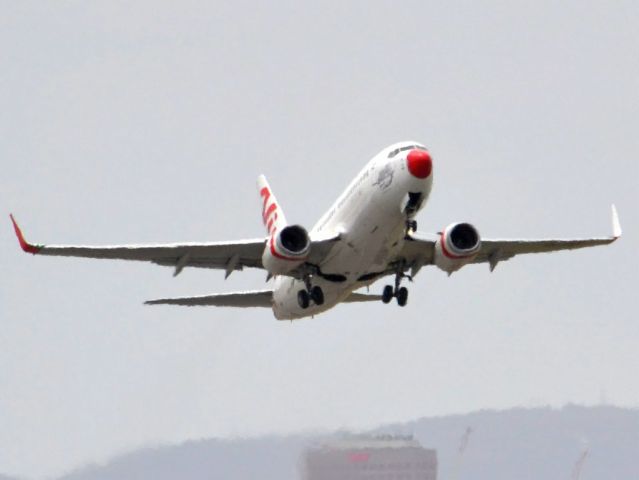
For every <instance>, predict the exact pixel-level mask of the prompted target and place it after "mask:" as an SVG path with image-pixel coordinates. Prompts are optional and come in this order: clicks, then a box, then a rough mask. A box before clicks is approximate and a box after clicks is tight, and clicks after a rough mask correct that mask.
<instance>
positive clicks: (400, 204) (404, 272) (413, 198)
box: [10, 141, 621, 320]
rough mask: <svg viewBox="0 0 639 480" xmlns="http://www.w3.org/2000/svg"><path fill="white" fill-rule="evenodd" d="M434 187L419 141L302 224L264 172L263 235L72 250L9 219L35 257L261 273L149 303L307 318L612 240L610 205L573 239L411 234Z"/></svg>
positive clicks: (461, 226) (375, 166) (401, 147)
mask: <svg viewBox="0 0 639 480" xmlns="http://www.w3.org/2000/svg"><path fill="white" fill-rule="evenodd" d="M432 184H433V159H432V157H431V154H430V152H429V151H428V149H427V148H426V147H425V146H424V145H422V144H420V143H418V142H412V141H408V142H400V143H396V144H394V145H391V146H389V147H387V148H384V149H383V150H382V151H380V152H379V153H378V154H377V155H375V156H374V157H373V158H372V159H371V160H370V161H369V162H368V163H367V164H366V166H365V167H364V168H363V169H362V170H361V172H360V173H359V174H358V175H357V176H356V177H355V179H354V180H353V181H352V182H351V183H350V185H349V186H348V187H347V188H346V190H345V191H344V192H343V193H342V194H341V195H340V196H339V198H338V199H337V200H336V201H335V203H334V204H333V206H332V207H331V208H330V209H329V210H328V211H327V212H326V213H325V214H324V215H323V216H322V217H321V218H320V219H319V221H318V222H317V223H316V224H315V226H314V227H313V228H311V230H310V231H309V230H307V229H306V228H304V227H303V226H302V225H295V224H289V223H288V222H287V220H286V217H285V215H284V211H283V209H282V207H281V205H280V204H279V203H278V201H277V200H276V198H275V195H274V194H273V190H272V189H271V187H270V186H269V184H268V182H267V181H266V178H265V177H264V176H263V175H260V176H259V177H258V181H257V186H258V192H259V195H260V198H261V205H262V222H263V224H264V226H265V227H266V231H267V236H266V237H261V238H257V239H252V240H239V241H230V242H208V243H172V244H164V245H119V246H99V247H92V246H76V245H40V244H33V243H29V242H27V241H26V240H25V237H24V235H23V234H22V231H21V229H20V227H19V226H18V224H17V222H16V221H15V219H14V217H13V215H10V218H11V221H12V223H13V227H14V230H15V233H16V236H17V237H18V242H19V244H20V247H21V248H22V250H24V251H25V252H27V253H31V254H34V255H55V256H70V257H84V258H102V259H120V260H137V261H147V262H152V263H155V264H158V265H165V266H171V267H173V268H174V273H173V275H174V276H176V275H178V274H180V272H181V271H182V270H183V269H184V268H185V267H197V268H214V269H220V270H224V274H225V278H228V277H229V275H231V273H233V272H234V271H236V270H243V269H244V268H245V267H246V268H257V269H263V270H265V271H266V273H267V281H269V280H270V279H273V284H272V285H273V286H272V288H269V289H263V290H256V291H240V292H232V293H221V294H217V293H216V294H212V295H202V296H194V297H181V298H160V299H156V300H149V301H147V302H145V303H146V304H148V305H160V304H170V305H185V306H219V307H270V308H271V309H272V311H273V315H274V316H275V318H276V319H278V320H294V319H301V318H304V317H309V316H311V317H312V316H315V315H317V314H319V313H322V312H325V311H327V310H329V309H331V308H333V307H335V306H336V305H338V304H340V303H352V302H378V301H381V302H383V303H386V304H387V303H390V302H391V301H392V300H393V298H394V299H395V300H396V301H397V304H398V305H399V306H401V307H403V306H405V305H406V304H407V301H408V289H407V288H406V287H405V286H402V281H403V280H404V279H408V280H409V281H412V280H413V278H414V277H415V276H416V275H417V274H418V272H419V271H420V270H421V269H422V267H424V266H429V265H434V266H436V267H438V268H439V269H441V270H443V271H444V272H446V273H447V274H448V275H451V274H452V273H453V272H456V271H457V270H459V269H460V268H462V267H463V266H465V265H468V264H474V263H487V264H488V266H489V267H490V271H491V272H492V271H493V270H494V269H495V267H496V266H497V264H498V263H499V262H501V261H504V260H508V259H510V258H512V257H514V256H515V255H522V254H529V253H543V252H552V251H557V250H572V249H578V248H585V247H594V246H597V245H607V244H610V243H612V242H614V241H615V240H617V239H618V238H619V237H620V236H621V226H620V223H619V216H618V214H617V211H616V209H615V206H614V205H613V206H612V236H609V237H594V238H580V239H540V240H532V239H511V240H500V239H487V238H482V237H481V236H480V234H479V232H478V230H477V228H476V227H475V226H474V225H472V224H471V223H468V222H456V223H452V224H450V225H448V226H447V227H446V228H444V229H443V230H442V231H441V232H438V233H437V234H434V235H424V234H420V233H418V232H417V222H416V220H415V216H416V215H417V213H418V212H419V211H420V210H421V209H422V208H423V207H424V206H425V204H426V201H427V200H428V197H429V194H430V192H431V188H432ZM387 276H390V277H394V281H393V282H392V283H390V284H387V285H386V286H384V287H383V289H382V291H381V293H379V294H372V293H362V292H357V291H356V290H359V289H361V288H363V287H369V286H370V285H371V284H372V283H374V282H376V281H377V280H379V279H381V278H383V277H387Z"/></svg>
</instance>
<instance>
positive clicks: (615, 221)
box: [612, 203, 623, 240]
mask: <svg viewBox="0 0 639 480" xmlns="http://www.w3.org/2000/svg"><path fill="white" fill-rule="evenodd" d="M622 233H623V232H622V230H621V222H619V214H618V213H617V207H615V205H614V203H613V204H612V236H613V238H614V239H615V240H616V239H617V238H619V237H621V234H622Z"/></svg>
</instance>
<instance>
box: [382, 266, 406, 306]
mask: <svg viewBox="0 0 639 480" xmlns="http://www.w3.org/2000/svg"><path fill="white" fill-rule="evenodd" d="M404 277H406V278H408V279H409V280H410V281H412V280H413V279H412V278H411V277H410V275H406V274H405V273H403V272H397V274H396V275H395V288H393V286H392V285H386V286H385V287H384V290H383V291H382V302H384V303H390V301H391V300H392V299H393V297H395V298H396V299H397V305H399V306H400V307H404V306H406V303H408V289H407V288H406V287H400V286H399V284H400V283H401V281H402V278H404Z"/></svg>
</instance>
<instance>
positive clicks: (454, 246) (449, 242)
mask: <svg viewBox="0 0 639 480" xmlns="http://www.w3.org/2000/svg"><path fill="white" fill-rule="evenodd" d="M480 248H481V238H480V236H479V232H478V231H477V229H476V228H475V227H473V226H472V225H471V224H470V223H453V224H452V225H449V226H447V227H446V228H445V229H444V231H443V232H441V234H440V236H439V238H438V239H437V242H436V243H435V258H434V263H435V265H437V267H438V268H440V269H441V270H443V271H445V272H447V273H448V274H449V275H450V274H451V273H453V272H455V271H457V270H459V269H460V268H461V267H463V266H464V265H466V264H467V263H469V262H472V261H473V259H474V258H475V257H476V256H477V254H478V253H479V249H480Z"/></svg>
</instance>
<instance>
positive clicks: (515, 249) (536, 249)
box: [398, 206, 621, 275]
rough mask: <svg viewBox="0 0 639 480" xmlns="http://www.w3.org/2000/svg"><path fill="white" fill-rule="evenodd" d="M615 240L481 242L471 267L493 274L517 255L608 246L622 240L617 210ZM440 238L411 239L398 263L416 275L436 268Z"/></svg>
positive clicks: (615, 213)
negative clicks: (484, 267)
mask: <svg viewBox="0 0 639 480" xmlns="http://www.w3.org/2000/svg"><path fill="white" fill-rule="evenodd" d="M612 230H613V231H612V236H610V237H592V238H575V239H504V240H498V239H489V238H487V239H485V238H482V239H481V249H480V250H479V253H478V254H477V256H476V257H475V258H474V259H473V260H472V261H471V263H488V264H489V265H490V269H491V271H492V270H493V269H494V268H495V266H496V265H497V263H499V262H501V261H504V260H508V259H510V258H512V257H514V256H516V255H523V254H528V253H547V252H555V251H559V250H575V249H579V248H588V247H596V246H598V245H608V244H610V243H612V242H614V241H615V240H617V239H618V238H619V237H620V236H621V226H620V224H619V217H618V215H617V210H616V209H615V207H614V206H613V207H612ZM436 242H437V238H418V237H409V239H407V240H406V241H405V242H404V248H403V249H402V251H401V253H400V254H399V259H398V260H403V261H405V262H406V265H407V266H409V267H411V269H412V270H413V275H414V274H416V273H417V271H419V269H420V268H421V267H422V266H424V265H432V264H433V263H434V257H435V243H436Z"/></svg>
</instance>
